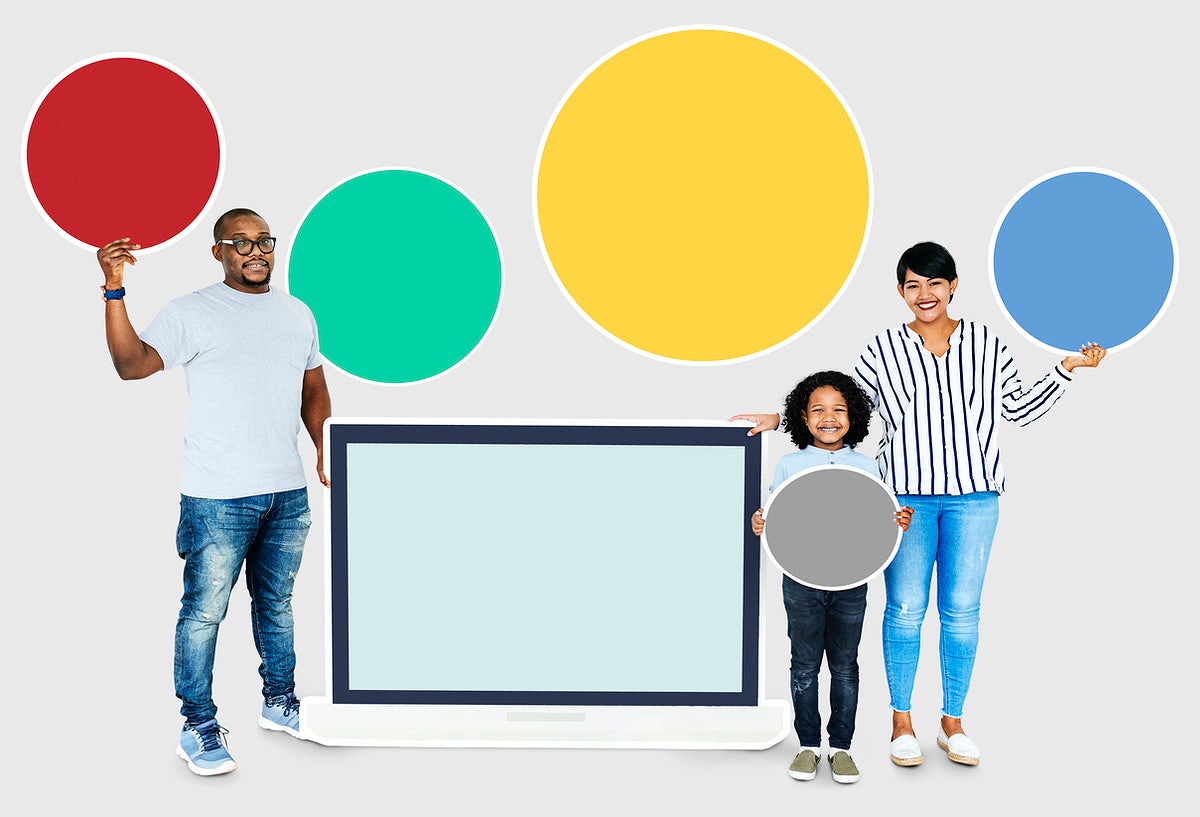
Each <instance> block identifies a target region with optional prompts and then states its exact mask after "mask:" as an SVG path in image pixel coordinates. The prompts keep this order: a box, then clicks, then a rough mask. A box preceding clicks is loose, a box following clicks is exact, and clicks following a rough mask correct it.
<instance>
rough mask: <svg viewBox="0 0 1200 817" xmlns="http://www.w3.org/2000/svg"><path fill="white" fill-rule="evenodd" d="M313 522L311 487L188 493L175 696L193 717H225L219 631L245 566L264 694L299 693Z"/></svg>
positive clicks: (182, 523)
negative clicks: (216, 670)
mask: <svg viewBox="0 0 1200 817" xmlns="http://www.w3.org/2000/svg"><path fill="white" fill-rule="evenodd" d="M310 525H311V520H310V517H309V509H308V489H307V488H299V489H296V490H294V491H284V492H281V493H274V494H261V495H258V496H246V497H239V498H237V499H197V498H195V497H190V496H181V497H180V501H179V530H178V532H177V534H176V546H177V550H178V552H179V556H180V557H181V558H182V559H183V560H184V567H183V598H182V599H181V602H182V604H181V607H180V610H179V621H178V623H177V624H176V625H175V695H176V697H178V698H179V699H180V700H181V701H182V702H183V704H182V706H181V707H180V710H179V711H180V713H181V714H182V715H183V717H184V718H185V719H186V720H187V722H188V723H203V722H204V721H206V720H209V719H211V718H215V717H216V715H217V707H216V705H215V704H214V703H213V700H212V676H213V659H214V657H215V655H216V649H217V629H218V628H219V626H220V624H221V622H222V621H223V620H224V619H225V613H226V610H227V609H228V607H229V595H230V593H231V591H232V590H233V585H234V583H235V582H237V578H238V574H239V573H240V572H241V568H242V565H243V564H245V566H246V589H247V590H248V591H249V593H250V624H251V626H252V628H253V630H254V646H255V647H256V648H257V649H258V655H259V658H260V659H261V660H262V663H261V664H260V665H259V668H258V673H259V675H261V676H262V679H263V689H262V691H263V697H264V698H274V697H276V696H279V695H284V694H287V693H289V692H292V691H294V689H295V678H294V674H295V670H296V652H295V641H294V637H293V621H292V585H293V584H294V583H295V580H296V572H297V571H298V570H299V569H300V557H301V556H302V555H303V553H304V540H305V538H306V537H307V536H308V529H309V527H310Z"/></svg>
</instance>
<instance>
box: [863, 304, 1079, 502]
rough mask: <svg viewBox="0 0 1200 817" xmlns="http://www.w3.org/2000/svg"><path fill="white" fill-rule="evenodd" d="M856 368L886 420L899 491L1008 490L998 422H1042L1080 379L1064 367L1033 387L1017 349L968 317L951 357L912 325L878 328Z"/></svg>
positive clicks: (885, 447) (884, 459) (887, 455)
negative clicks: (933, 348)
mask: <svg viewBox="0 0 1200 817" xmlns="http://www.w3.org/2000/svg"><path fill="white" fill-rule="evenodd" d="M854 374H855V376H856V377H857V378H858V380H859V381H860V382H861V383H862V385H863V386H864V387H865V388H866V390H867V394H868V395H869V396H870V397H871V398H872V403H873V404H874V407H875V408H876V409H877V410H878V411H879V415H880V416H881V417H882V418H883V423H884V437H883V439H882V440H880V443H879V452H878V454H877V455H876V460H877V461H878V463H879V472H880V474H881V475H882V476H883V480H884V482H886V483H888V485H890V486H891V488H892V490H893V491H895V492H896V493H897V494H926V495H936V494H954V495H958V494H968V493H973V492H975V491H996V492H997V493H1002V492H1003V491H1004V469H1003V467H1002V466H1001V464H1000V447H999V442H998V440H997V439H996V436H997V435H996V432H997V421H998V420H999V419H1001V418H1003V419H1005V420H1008V421H1010V422H1014V423H1016V424H1017V425H1020V426H1024V425H1028V424H1029V423H1032V422H1033V421H1034V420H1036V419H1038V418H1039V417H1041V416H1042V415H1043V414H1045V413H1046V412H1047V411H1049V410H1050V407H1051V406H1053V405H1054V404H1055V402H1057V401H1058V398H1059V397H1061V396H1062V395H1063V393H1064V392H1065V390H1066V386H1067V384H1068V383H1070V382H1071V375H1070V374H1069V373H1068V372H1067V371H1066V370H1065V369H1063V368H1062V366H1061V365H1056V366H1055V367H1054V369H1053V371H1051V372H1049V373H1047V374H1046V375H1043V376H1042V377H1041V378H1039V379H1038V381H1037V382H1036V383H1034V384H1033V385H1032V386H1030V387H1029V388H1027V389H1026V388H1023V387H1022V384H1021V377H1020V375H1019V374H1017V366H1016V364H1015V363H1014V362H1013V359H1012V355H1011V354H1010V353H1009V351H1008V347H1007V346H1005V345H1004V343H1002V342H1001V341H1000V339H999V338H997V337H996V336H995V335H994V334H992V332H991V331H990V330H989V329H988V328H987V327H986V326H984V325H983V324H979V323H972V322H970V321H967V320H961V321H959V324H958V328H957V329H955V330H954V332H953V333H952V334H951V335H950V348H949V349H948V350H947V351H946V352H945V354H943V355H942V356H941V357H937V356H935V355H934V354H933V353H932V352H929V351H927V350H926V349H925V346H924V342H923V341H922V340H921V336H920V335H918V334H917V333H916V332H914V331H912V330H911V329H909V328H908V327H907V326H901V327H900V328H899V329H889V330H887V331H886V332H883V333H882V334H879V335H876V336H875V338H874V340H872V341H871V343H870V344H869V345H868V346H867V350H866V351H865V352H863V354H862V356H861V357H860V358H859V361H858V364H857V365H856V366H855V368H854Z"/></svg>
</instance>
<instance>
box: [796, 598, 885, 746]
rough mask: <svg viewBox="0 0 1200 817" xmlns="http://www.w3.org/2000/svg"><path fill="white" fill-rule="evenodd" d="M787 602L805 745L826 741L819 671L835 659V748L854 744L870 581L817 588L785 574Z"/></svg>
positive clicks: (831, 715) (832, 715) (798, 720)
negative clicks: (846, 587) (840, 587)
mask: <svg viewBox="0 0 1200 817" xmlns="http://www.w3.org/2000/svg"><path fill="white" fill-rule="evenodd" d="M783 607H784V610H786V611H787V625H788V638H789V639H790V640H791V642H792V672H791V679H792V712H793V714H794V716H795V721H794V725H795V727H796V737H798V738H800V745H801V746H804V747H808V748H813V749H817V748H820V746H821V713H820V710H819V708H818V685H817V675H818V673H819V672H820V670H821V658H822V656H823V657H824V658H825V660H826V661H827V662H828V664H829V749H830V752H832V751H833V750H834V749H845V750H849V749H850V741H851V740H852V739H853V738H854V720H855V716H856V715H857V713H858V642H859V639H860V638H861V637H862V627H863V617H864V616H865V614H866V610H867V585H865V584H861V585H859V586H858V587H851V588H850V589H849V590H815V589H813V588H811V587H808V586H806V585H803V584H800V583H799V582H795V581H792V580H791V579H789V578H788V577H787V576H784V577H783Z"/></svg>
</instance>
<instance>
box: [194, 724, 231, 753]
mask: <svg viewBox="0 0 1200 817" xmlns="http://www.w3.org/2000/svg"><path fill="white" fill-rule="evenodd" d="M194 728H195V732H196V734H197V735H198V736H199V738H200V746H201V748H202V750H203V751H205V752H211V751H212V750H213V749H219V748H221V746H222V741H221V736H222V735H228V734H229V730H228V729H226V728H225V727H224V726H221V725H220V724H219V723H217V722H216V721H212V726H204V727H203V728H200V727H194Z"/></svg>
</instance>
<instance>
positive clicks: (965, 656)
mask: <svg viewBox="0 0 1200 817" xmlns="http://www.w3.org/2000/svg"><path fill="white" fill-rule="evenodd" d="M998 497H999V495H998V494H996V493H994V492H990V491H986V492H979V493H972V494H963V495H961V496H949V495H940V496H917V495H913V494H906V495H901V496H897V497H896V501H897V502H899V503H900V504H901V505H908V506H910V507H911V508H912V509H913V517H912V523H911V524H910V525H909V526H908V530H906V531H905V532H904V537H903V538H902V539H901V540H900V547H899V549H898V550H897V551H896V557H895V558H894V559H892V562H891V564H889V565H888V566H887V569H886V570H884V572H883V577H884V584H885V585H886V587H887V606H886V607H885V608H884V611H883V663H884V668H885V669H886V671H887V680H888V690H889V691H890V693H891V703H892V709H894V710H896V711H897V712H907V711H909V709H910V708H911V706H912V690H913V682H914V680H915V679H916V674H917V658H918V657H919V656H920V654H921V622H922V621H924V619H925V610H926V608H927V607H928V606H929V586H930V583H931V580H932V576H933V569H934V566H935V565H936V567H937V609H938V619H939V620H940V623H941V635H940V638H939V648H940V652H941V663H942V714H943V715H947V716H949V717H952V718H961V717H962V711H963V703H964V701H965V700H966V697H967V690H968V689H969V688H970V686H971V671H972V670H973V669H974V667H975V650H976V648H977V646H978V644H979V599H980V597H981V596H982V594H983V577H984V574H985V573H986V572H987V563H988V556H989V555H990V554H991V551H992V538H993V537H994V536H995V533H996V523H997V522H998V521H999V517H1000V503H999V499H998Z"/></svg>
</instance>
